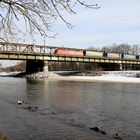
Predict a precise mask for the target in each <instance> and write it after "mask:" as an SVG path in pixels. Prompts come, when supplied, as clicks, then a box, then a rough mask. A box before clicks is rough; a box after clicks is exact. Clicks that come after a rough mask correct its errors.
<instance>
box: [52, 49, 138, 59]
mask: <svg viewBox="0 0 140 140" xmlns="http://www.w3.org/2000/svg"><path fill="white" fill-rule="evenodd" d="M54 54H56V55H63V56H73V57H74V56H75V57H76V56H77V57H92V58H94V57H95V58H110V59H124V60H140V55H132V54H122V53H112V52H106V51H94V50H75V49H61V48H57V49H55V52H54Z"/></svg>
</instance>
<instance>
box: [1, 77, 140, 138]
mask: <svg viewBox="0 0 140 140" xmlns="http://www.w3.org/2000/svg"><path fill="white" fill-rule="evenodd" d="M17 100H23V101H24V103H23V104H22V105H17V103H16V102H17ZM96 126H97V127H99V126H100V127H101V129H102V130H103V131H105V132H106V135H103V134H102V133H100V132H96V131H94V130H92V129H90V128H91V127H96ZM0 132H2V133H4V134H5V135H6V136H8V137H9V139H10V140H113V139H115V134H118V135H119V136H120V137H121V138H122V139H124V140H140V85H139V84H130V83H103V82H97V83H96V82H83V81H80V82H78V81H77V82H76V81H57V80H40V81H27V80H26V79H20V78H0Z"/></svg>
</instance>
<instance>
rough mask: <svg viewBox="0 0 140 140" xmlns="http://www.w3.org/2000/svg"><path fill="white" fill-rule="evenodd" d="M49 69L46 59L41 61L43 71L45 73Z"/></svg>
mask: <svg viewBox="0 0 140 140" xmlns="http://www.w3.org/2000/svg"><path fill="white" fill-rule="evenodd" d="M48 71H49V62H48V61H44V62H43V72H44V73H47V72H48Z"/></svg>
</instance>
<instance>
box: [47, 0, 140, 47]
mask: <svg viewBox="0 0 140 140" xmlns="http://www.w3.org/2000/svg"><path fill="white" fill-rule="evenodd" d="M90 1H92V3H93V2H94V0H90ZM95 3H98V4H99V5H100V6H101V8H100V9H98V10H87V9H85V8H82V9H80V10H79V11H78V12H77V15H74V16H70V18H68V21H70V22H71V23H72V24H73V25H74V27H73V29H68V28H67V27H66V26H65V24H64V23H62V22H59V23H57V24H56V26H55V31H56V32H58V35H57V36H56V39H48V41H46V44H50V45H55V46H64V47H74V48H87V47H90V46H94V47H97V48H98V47H102V46H106V45H111V44H113V43H116V44H120V43H128V44H140V14H139V13H140V0H96V1H95Z"/></svg>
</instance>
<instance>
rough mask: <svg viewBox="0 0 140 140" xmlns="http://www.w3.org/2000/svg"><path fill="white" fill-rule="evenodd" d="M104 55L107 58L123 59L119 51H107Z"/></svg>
mask: <svg viewBox="0 0 140 140" xmlns="http://www.w3.org/2000/svg"><path fill="white" fill-rule="evenodd" d="M104 57H107V58H115V59H121V57H122V55H121V54H119V53H111V52H105V53H104Z"/></svg>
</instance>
